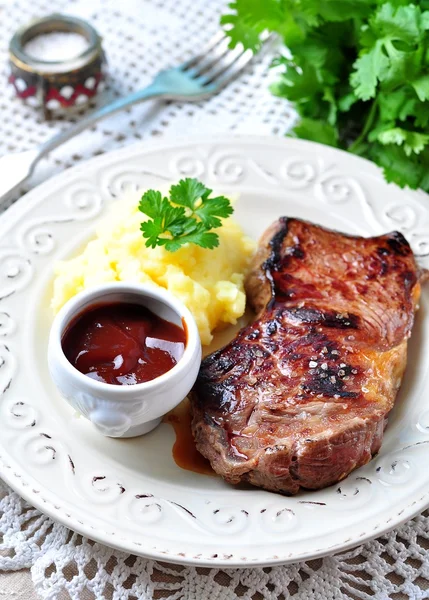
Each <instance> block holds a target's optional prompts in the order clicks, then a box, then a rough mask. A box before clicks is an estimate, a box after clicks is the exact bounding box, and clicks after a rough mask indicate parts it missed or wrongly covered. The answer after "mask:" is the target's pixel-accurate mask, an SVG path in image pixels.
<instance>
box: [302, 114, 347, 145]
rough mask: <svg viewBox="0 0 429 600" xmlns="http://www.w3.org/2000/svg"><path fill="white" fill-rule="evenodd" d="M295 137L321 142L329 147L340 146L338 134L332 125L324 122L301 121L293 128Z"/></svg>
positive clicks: (313, 120)
mask: <svg viewBox="0 0 429 600" xmlns="http://www.w3.org/2000/svg"><path fill="white" fill-rule="evenodd" d="M293 134H294V137H299V138H302V139H304V140H310V141H312V142H319V143H320V144H326V145H328V146H334V147H337V146H338V132H337V131H336V129H335V128H334V127H332V125H329V124H328V123H325V122H324V121H322V120H316V119H308V118H305V119H301V121H300V122H299V123H298V125H296V126H295V127H294V128H293Z"/></svg>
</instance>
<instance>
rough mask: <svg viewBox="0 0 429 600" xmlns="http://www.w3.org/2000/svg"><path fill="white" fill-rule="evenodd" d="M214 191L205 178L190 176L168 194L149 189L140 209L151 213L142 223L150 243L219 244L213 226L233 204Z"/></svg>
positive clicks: (168, 245)
mask: <svg viewBox="0 0 429 600" xmlns="http://www.w3.org/2000/svg"><path fill="white" fill-rule="evenodd" d="M211 193H212V190H210V189H209V188H207V187H206V186H205V185H204V184H203V183H201V181H198V179H191V178H189V177H188V178H186V179H181V180H180V181H179V183H178V184H177V185H172V186H171V187H170V190H169V197H168V198H167V197H165V196H163V195H162V194H161V192H159V191H156V190H148V191H147V192H145V193H144V194H143V196H142V199H141V200H140V204H139V210H140V211H141V212H142V213H144V214H145V215H147V216H148V217H149V220H147V221H144V222H143V223H142V224H141V230H142V233H143V237H144V238H146V247H148V248H155V247H156V246H165V249H166V250H168V251H170V252H175V251H176V250H178V249H179V248H180V247H181V246H183V245H184V244H197V246H201V247H202V248H209V249H212V248H216V246H218V245H219V236H218V235H217V233H214V232H213V231H211V230H212V229H217V228H218V227H221V225H222V219H224V218H226V217H229V216H230V215H231V214H232V212H233V208H232V206H231V203H230V201H229V200H228V199H227V198H225V197H224V196H216V197H214V198H211Z"/></svg>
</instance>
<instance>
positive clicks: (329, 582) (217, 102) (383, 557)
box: [0, 0, 429, 600]
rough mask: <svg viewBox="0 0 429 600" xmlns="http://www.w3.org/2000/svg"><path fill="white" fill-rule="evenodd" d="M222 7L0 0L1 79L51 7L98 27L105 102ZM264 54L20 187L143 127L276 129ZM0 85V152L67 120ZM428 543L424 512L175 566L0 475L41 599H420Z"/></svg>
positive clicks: (8, 556) (189, 46) (13, 543)
mask: <svg viewBox="0 0 429 600" xmlns="http://www.w3.org/2000/svg"><path fill="white" fill-rule="evenodd" d="M249 1H250V0H249ZM224 7H225V3H224V2H223V1H222V0H146V1H144V0H121V1H120V2H116V1H115V0H75V1H73V0H70V1H52V0H19V1H15V2H4V1H3V2H1V0H0V60H1V64H0V78H1V81H2V82H3V83H4V82H5V81H6V78H7V45H8V42H9V39H10V37H11V35H12V34H13V32H14V31H15V30H16V28H17V27H18V26H19V25H21V24H23V22H25V21H27V20H29V19H30V18H31V17H37V16H42V15H46V14H49V13H51V12H54V11H56V12H69V13H72V14H75V15H78V16H81V17H84V18H86V19H89V20H90V21H91V22H92V23H93V24H94V25H95V27H96V28H97V29H98V31H99V32H100V33H101V35H102V36H103V44H104V48H105V50H106V54H107V58H108V65H109V66H108V70H109V78H108V81H107V88H106V91H105V92H104V94H103V95H102V96H100V97H98V98H97V99H96V100H94V101H93V104H96V103H99V104H100V103H105V102H108V101H109V100H110V99H113V98H115V97H118V96H122V95H124V94H127V93H129V92H130V91H132V90H135V89H137V88H140V87H143V86H145V85H146V84H147V83H149V81H150V80H151V78H152V76H153V75H154V74H155V73H156V72H157V71H158V70H160V69H161V68H163V67H165V66H167V65H171V64H175V63H179V62H180V61H183V60H184V59H185V58H187V57H189V56H190V55H192V54H193V53H194V52H195V51H197V50H198V48H200V47H201V45H203V43H204V42H205V40H207V39H208V38H209V37H210V36H211V35H212V33H213V32H215V31H216V30H217V27H218V18H219V14H220V12H221V11H222V9H223V8H224ZM271 57H272V49H267V51H265V53H263V54H262V55H261V56H260V57H259V58H258V59H257V60H256V61H255V62H254V63H253V64H252V65H251V66H250V67H249V68H248V69H247V70H246V72H245V73H244V74H243V75H242V76H241V78H240V79H239V80H237V81H236V82H234V83H233V84H231V85H230V86H229V87H228V88H227V89H225V90H224V91H223V92H222V93H221V94H219V95H218V96H217V97H215V98H213V99H211V100H209V101H207V102H205V103H203V104H169V105H166V104H157V103H150V104H146V105H142V106H135V107H132V108H131V109H129V110H128V111H125V112H123V113H121V114H118V115H116V116H115V117H114V118H111V119H109V120H107V121H105V122H101V123H100V124H99V125H97V126H96V127H94V128H93V130H91V131H88V132H85V133H83V134H81V135H80V136H79V137H77V138H75V139H74V140H72V141H71V142H69V143H68V144H66V145H64V146H63V147H62V148H59V149H58V150H57V151H55V153H53V154H52V156H50V157H49V158H48V159H46V160H44V161H43V163H42V164H41V165H40V166H39V167H38V168H37V171H36V174H35V176H34V177H33V179H32V180H31V182H30V184H29V185H27V186H26V187H24V188H23V190H22V191H26V190H27V189H29V187H31V186H34V185H36V184H37V183H39V182H40V181H42V180H44V179H46V178H47V177H49V176H51V175H53V174H55V173H58V172H60V171H62V170H63V169H65V168H67V167H69V166H71V165H73V164H75V163H77V162H79V161H81V160H85V159H87V158H90V157H91V156H94V155H97V154H100V153H102V152H106V151H108V150H111V149H114V148H117V147H121V146H124V145H126V144H129V143H132V142H133V141H135V140H141V139H146V138H149V137H151V136H159V135H169V136H176V135H183V134H191V133H197V132H198V133H199V134H202V133H207V135H208V136H210V135H211V134H212V133H214V132H222V131H234V132H236V133H253V134H254V133H266V134H278V135H283V134H284V133H285V132H286V131H287V130H288V129H289V128H290V126H291V124H292V122H293V120H294V113H293V111H292V110H291V109H290V107H288V105H287V104H286V103H285V102H283V101H281V100H278V99H275V98H273V97H272V96H271V95H270V93H269V91H268V82H269V69H268V65H269V63H270V60H271ZM0 90H1V91H0V114H1V119H0V155H1V154H5V153H7V152H13V151H20V150H25V149H28V148H31V147H32V146H34V145H36V144H39V143H41V142H43V141H44V140H46V139H48V138H49V137H50V136H51V135H53V134H54V133H55V132H57V131H58V130H60V129H61V128H63V127H67V126H68V124H69V122H70V121H71V120H73V119H72V118H71V117H69V118H68V119H67V118H62V119H58V120H55V121H52V122H50V123H46V122H44V121H43V117H42V115H41V113H39V112H37V111H36V110H35V109H33V108H31V107H28V106H25V105H24V104H23V103H22V102H21V101H19V100H18V99H16V98H15V97H14V94H13V90H12V89H11V88H10V87H9V86H6V85H3V86H2V88H0ZM74 118H79V117H78V116H75V117H74ZM0 176H1V174H0ZM2 208H3V207H2ZM428 549H429V517H428V516H427V515H426V514H424V515H422V516H419V517H416V518H415V519H413V520H412V521H410V522H409V523H407V524H406V525H404V526H402V527H401V528H400V529H398V530H396V531H394V532H392V533H390V534H388V535H386V536H383V537H382V538H380V539H378V540H376V541H374V542H371V543H368V544H365V545H364V546H362V547H359V548H357V549H355V550H352V551H349V552H346V553H343V554H341V555H337V556H334V557H329V558H325V559H323V560H322V559H318V560H315V561H310V562H307V563H299V564H296V565H292V566H287V567H274V568H264V569H255V568H254V569H236V570H228V571H221V570H218V569H205V568H191V567H179V566H174V565H167V564H163V563H155V562H153V561H149V560H145V559H143V558H138V557H135V556H130V555H127V554H124V553H121V552H118V551H115V550H111V549H110V548H107V547H105V546H102V545H100V544H97V543H94V542H91V541H90V540H87V539H84V538H82V537H81V536H79V535H77V534H75V533H73V532H71V531H69V530H68V529H66V528H65V527H63V526H62V525H58V524H56V523H54V522H52V521H51V520H50V519H49V518H48V517H45V516H44V515H42V514H41V513H39V512H38V511H37V510H35V509H33V508H32V507H30V506H29V505H28V504H27V503H26V502H24V501H23V500H21V499H20V497H19V496H18V495H17V494H16V493H14V492H12V491H11V490H10V489H9V488H7V487H6V486H4V485H3V484H1V483H0V570H3V571H14V570H19V569H23V568H31V574H32V578H33V581H34V584H35V588H36V590H37V592H38V593H39V595H40V596H41V597H42V598H44V599H45V600H48V599H49V600H59V599H60V598H61V599H62V598H63V597H67V598H71V599H72V600H83V599H85V600H86V599H87V598H88V599H93V598H94V599H97V600H102V599H110V598H111V599H113V600H136V599H143V600H152V598H153V599H158V598H159V599H160V598H163V599H167V600H179V599H180V600H181V599H184V600H206V599H207V600H208V599H213V600H233V599H236V598H243V599H245V600H286V599H287V598H294V599H296V600H311V599H312V598H314V599H320V600H325V599H326V600H328V599H332V600H337V599H338V600H344V599H348V600H355V599H369V598H373V599H376V600H390V599H391V600H406V599H407V598H410V599H413V600H414V599H415V600H419V599H423V598H429V590H428V589H427V588H429V555H427V550H428ZM0 595H2V590H1V589H0ZM3 595H4V594H3ZM2 597H3V596H2ZM8 600H9V599H8Z"/></svg>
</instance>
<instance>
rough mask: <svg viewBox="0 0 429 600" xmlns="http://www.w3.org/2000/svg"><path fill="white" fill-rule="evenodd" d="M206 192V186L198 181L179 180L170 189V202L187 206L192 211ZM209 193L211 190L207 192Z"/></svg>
mask: <svg viewBox="0 0 429 600" xmlns="http://www.w3.org/2000/svg"><path fill="white" fill-rule="evenodd" d="M206 190H207V188H206V186H205V185H204V184H203V183H201V181H198V179H191V178H190V177H187V178H186V179H181V180H180V181H179V183H178V184H177V185H172V186H171V188H170V200H171V202H173V203H174V204H179V205H180V206H187V207H188V208H190V209H191V210H194V208H195V204H196V202H197V201H198V200H199V199H200V198H201V196H202V195H203V194H204V193H205V191H206ZM208 191H209V192H210V193H211V190H208Z"/></svg>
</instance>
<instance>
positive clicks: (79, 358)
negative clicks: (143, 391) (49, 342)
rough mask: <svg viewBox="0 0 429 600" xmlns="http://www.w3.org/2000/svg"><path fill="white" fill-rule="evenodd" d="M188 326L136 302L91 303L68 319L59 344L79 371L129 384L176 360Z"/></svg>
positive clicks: (155, 373)
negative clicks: (173, 321) (160, 315)
mask: <svg viewBox="0 0 429 600" xmlns="http://www.w3.org/2000/svg"><path fill="white" fill-rule="evenodd" d="M185 345H186V332H185V330H184V329H182V328H181V327H178V326H177V325H175V324H174V323H170V322H169V321H166V320H164V319H162V318H161V317H158V316H157V315H155V314H154V313H152V312H151V311H150V310H149V309H147V308H146V307H144V306H141V305H140V304H127V303H114V304H113V303H112V304H103V305H100V306H96V307H91V308H90V309H89V310H86V311H84V312H83V313H81V314H80V315H78V316H77V317H76V318H75V319H74V321H72V322H71V324H70V325H69V327H68V329H67V330H66V332H65V333H64V335H63V339H62V348H63V351H64V354H65V355H66V357H67V359H68V360H69V361H70V363H71V364H72V365H73V366H74V367H76V369H77V370H78V371H80V372H81V373H83V374H84V375H87V376H88V377H91V378H93V379H96V380H97V381H102V382H104V383H110V384H113V385H133V384H137V383H144V382H146V381H150V380H152V379H155V378H156V377H159V376H160V375H163V374H164V373H166V372H167V371H169V370H170V369H172V368H173V367H174V365H175V364H176V363H177V362H178V361H179V360H180V358H181V357H182V355H183V352H184V350H185Z"/></svg>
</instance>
